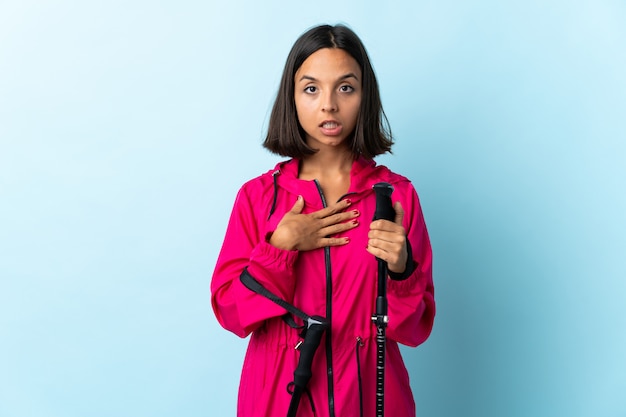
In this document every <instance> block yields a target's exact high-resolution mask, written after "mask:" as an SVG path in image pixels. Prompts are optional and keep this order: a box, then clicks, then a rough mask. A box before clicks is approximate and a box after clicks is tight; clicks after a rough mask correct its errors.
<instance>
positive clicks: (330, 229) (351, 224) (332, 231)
mask: <svg viewBox="0 0 626 417" xmlns="http://www.w3.org/2000/svg"><path fill="white" fill-rule="evenodd" d="M358 225H359V221H358V220H357V219H352V220H351V221H348V222H344V223H333V224H331V225H328V226H326V227H323V228H321V229H320V231H319V233H320V235H321V236H332V235H336V234H337V233H342V232H345V231H347V230H350V229H354V228H355V227H357V226H358Z"/></svg>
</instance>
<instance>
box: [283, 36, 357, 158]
mask: <svg viewBox="0 0 626 417" xmlns="http://www.w3.org/2000/svg"><path fill="white" fill-rule="evenodd" d="M294 83H295V93H294V98H295V102H296V111H297V113H298V121H299V122H300V125H301V126H302V128H303V129H304V132H305V133H306V142H307V145H309V146H310V147H311V148H313V149H320V150H322V149H323V148H335V149H336V148H338V147H345V146H347V143H346V138H347V137H349V136H350V135H351V134H352V132H353V131H354V128H355V126H356V120H357V116H358V114H359V108H360V106H361V91H362V88H361V87H362V85H361V69H360V67H359V64H358V63H357V62H356V61H355V60H354V58H352V56H350V54H348V53H347V52H346V51H344V50H343V49H339V48H324V49H320V50H318V51H316V52H314V53H313V54H311V55H310V56H309V57H308V58H307V59H306V60H305V61H304V62H303V63H302V66H301V67H300V68H299V69H298V71H296V75H295V77H294Z"/></svg>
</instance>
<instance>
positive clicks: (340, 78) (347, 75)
mask: <svg viewBox="0 0 626 417" xmlns="http://www.w3.org/2000/svg"><path fill="white" fill-rule="evenodd" d="M348 78H354V79H355V80H357V81H359V77H357V76H356V74H355V73H353V72H349V73H347V74H345V75H342V76H341V77H339V79H338V80H337V81H343V80H346V79H348ZM303 80H309V81H318V80H317V78H315V77H312V76H310V75H303V76H302V77H300V79H299V80H298V82H301V81H303Z"/></svg>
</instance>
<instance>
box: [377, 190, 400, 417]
mask: <svg viewBox="0 0 626 417" xmlns="http://www.w3.org/2000/svg"><path fill="white" fill-rule="evenodd" d="M373 188H374V192H375V193H376V212H375V213H374V220H379V219H384V220H391V221H394V220H395V217H396V212H395V210H394V209H393V206H392V205H391V193H392V192H393V186H392V185H391V184H389V183H386V182H379V183H377V184H374V187H373ZM376 259H377V260H378V295H377V297H376V313H375V314H374V315H372V321H373V322H374V324H375V325H376V348H377V351H376V417H383V416H384V415H385V345H386V337H387V336H386V329H387V323H388V322H389V317H388V316H387V262H385V261H383V260H382V259H380V258H378V257H376Z"/></svg>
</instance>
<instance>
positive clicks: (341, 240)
mask: <svg viewBox="0 0 626 417" xmlns="http://www.w3.org/2000/svg"><path fill="white" fill-rule="evenodd" d="M348 243H350V238H348V237H327V238H323V239H320V240H319V247H320V248H323V247H325V246H343V245H347V244H348Z"/></svg>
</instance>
